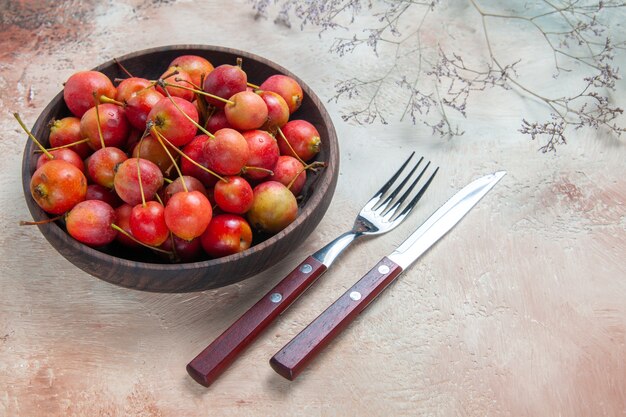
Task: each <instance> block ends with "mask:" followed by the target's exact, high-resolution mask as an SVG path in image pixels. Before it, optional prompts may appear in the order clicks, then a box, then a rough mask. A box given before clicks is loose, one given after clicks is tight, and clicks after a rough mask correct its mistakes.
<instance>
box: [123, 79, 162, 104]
mask: <svg viewBox="0 0 626 417" xmlns="http://www.w3.org/2000/svg"><path fill="white" fill-rule="evenodd" d="M151 86H152V83H151V82H150V80H147V79H145V78H139V77H130V78H125V79H123V80H122V82H121V83H119V84H118V85H117V93H116V94H115V100H116V101H119V102H121V103H127V102H128V100H129V99H130V98H131V97H132V96H134V95H135V94H137V93H139V92H141V91H148V90H152V91H154V89H151V88H150V87H151Z"/></svg>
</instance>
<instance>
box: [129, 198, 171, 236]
mask: <svg viewBox="0 0 626 417" xmlns="http://www.w3.org/2000/svg"><path fill="white" fill-rule="evenodd" d="M129 225H130V230H131V233H132V235H133V237H135V239H137V240H139V241H140V242H142V243H145V244H146V245H150V246H160V245H161V244H162V243H163V242H165V239H167V237H168V236H169V233H170V231H169V229H168V228H167V224H166V223H165V208H164V207H163V205H161V203H158V202H156V201H148V202H147V203H146V204H145V205H143V204H137V205H136V206H134V207H133V208H132V210H131V212H130V219H129Z"/></svg>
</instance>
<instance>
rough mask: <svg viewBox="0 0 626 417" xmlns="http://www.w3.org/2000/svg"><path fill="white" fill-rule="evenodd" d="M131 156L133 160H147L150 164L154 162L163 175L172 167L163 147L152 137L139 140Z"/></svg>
mask: <svg viewBox="0 0 626 417" xmlns="http://www.w3.org/2000/svg"><path fill="white" fill-rule="evenodd" d="M165 146H168V145H165ZM170 152H172V151H170ZM131 155H132V156H133V157H134V158H142V159H147V160H148V161H150V162H154V163H155V164H156V165H157V166H158V167H159V169H160V170H161V172H162V173H163V174H165V173H166V172H168V170H169V169H170V168H171V166H172V160H171V159H170V157H169V155H168V154H167V151H166V150H165V147H164V146H163V145H161V143H160V142H159V140H158V139H156V138H155V137H154V136H152V135H148V136H146V137H144V138H143V139H141V140H140V141H139V143H137V145H135V147H134V148H133V152H132V154H131Z"/></svg>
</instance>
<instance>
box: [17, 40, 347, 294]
mask: <svg viewBox="0 0 626 417" xmlns="http://www.w3.org/2000/svg"><path fill="white" fill-rule="evenodd" d="M184 54H194V55H200V56H203V57H205V58H207V59H208V60H209V61H210V62H211V63H212V64H213V65H214V66H218V65H221V64H235V61H236V58H237V57H241V58H243V69H244V70H245V71H246V73H247V75H248V80H249V82H251V83H255V84H256V83H259V84H260V83H261V82H263V80H265V79H266V78H267V77H269V76H270V75H273V74H285V75H288V76H290V77H293V78H294V79H296V80H297V81H298V82H299V83H300V85H301V86H302V89H303V91H304V100H303V103H302V106H301V107H300V109H299V110H298V111H297V112H296V113H294V114H293V115H292V117H291V119H298V118H300V119H305V120H308V121H309V122H311V123H312V124H313V125H314V126H315V127H316V128H317V129H318V131H319V133H320V136H321V138H322V144H323V145H322V149H321V151H320V153H319V154H318V156H317V157H316V159H317V160H319V161H323V162H325V163H326V167H325V168H323V169H321V170H319V171H318V172H317V173H311V172H309V173H308V174H307V175H308V178H307V183H306V186H305V188H304V191H303V196H304V198H303V199H302V201H300V202H299V213H298V217H297V218H296V220H295V221H294V222H293V223H292V224H290V225H289V226H288V227H287V228H285V229H284V230H282V231H281V232H279V233H278V234H276V235H274V236H271V237H268V238H266V239H265V240H263V238H261V239H258V240H260V241H256V242H254V243H253V246H252V247H251V248H250V249H248V250H246V251H244V252H242V253H239V254H235V255H230V256H227V257H224V258H219V259H213V260H204V261H199V262H192V263H178V264H169V263H164V262H163V261H162V260H161V259H160V258H158V257H156V256H153V255H151V254H150V253H149V252H148V253H146V252H142V253H141V254H140V255H135V256H133V255H132V254H131V255H129V254H128V252H130V251H129V250H123V249H122V248H120V247H118V246H116V244H111V245H108V246H107V247H104V248H97V249H95V248H91V247H88V246H86V245H84V244H82V243H80V242H78V241H76V240H74V239H73V238H72V237H70V235H69V234H67V232H66V231H65V229H64V226H63V222H62V221H57V222H54V223H49V224H44V225H40V226H39V229H40V230H41V233H43V235H44V236H45V237H46V239H48V241H49V242H50V244H51V245H52V246H53V247H54V248H55V249H56V250H57V251H59V253H61V255H63V256H64V257H65V258H67V259H68V260H69V261H70V262H72V263H73V264H74V265H76V266H77V267H79V268H81V269H82V270H84V271H85V272H87V273H89V274H91V275H93V276H96V277H98V278H100V279H102V280H105V281H108V282H110V283H113V284H117V285H120V286H123V287H127V288H134V289H137V290H143V291H155V292H191V291H202V290H208V289H211V288H218V287H222V286H225V285H229V284H233V283H235V282H238V281H241V280H243V279H245V278H248V277H251V276H253V275H255V274H258V273H260V272H261V271H263V270H265V269H267V268H268V267H270V266H272V265H274V264H275V263H277V262H278V261H280V260H281V259H283V258H284V257H285V255H286V254H288V253H289V252H290V251H292V250H294V248H296V247H297V246H298V245H300V244H301V243H302V242H303V241H304V239H306V238H307V236H309V234H310V233H311V232H312V231H313V229H314V228H315V227H316V226H317V224H318V223H319V222H320V220H321V219H322V217H323V216H324V213H325V212H326V210H327V208H328V206H329V204H330V201H331V198H332V196H333V193H334V190H335V186H336V183H337V174H338V169H339V148H338V144H337V136H336V133H335V129H334V127H333V124H332V121H331V119H330V117H329V116H328V113H327V112H326V110H325V108H324V106H323V105H322V103H321V102H320V100H319V99H318V98H317V96H316V95H315V93H313V91H312V90H311V89H310V88H309V87H308V86H307V85H306V84H305V83H304V82H303V81H302V80H300V79H299V78H298V77H297V76H296V75H294V74H292V73H290V72H289V71H287V70H286V69H285V68H283V67H281V66H279V65H277V64H276V63H274V62H272V61H270V60H267V59H265V58H262V57H259V56H256V55H253V54H250V53H247V52H243V51H238V50H235V49H229V48H222V47H216V46H204V45H175V46H166V47H160V48H154V49H148V50H144V51H139V52H134V53H131V54H128V55H125V56H123V57H120V58H118V59H117V60H118V61H119V62H121V63H122V64H123V65H124V66H125V67H126V68H127V69H128V70H129V71H130V72H131V73H132V74H133V75H136V76H141V77H145V78H149V79H155V78H157V77H159V76H160V74H162V73H163V71H165V69H166V66H167V65H168V64H169V63H170V62H171V61H172V60H173V59H174V58H175V57H177V56H179V55H184ZM95 69H96V70H98V71H101V72H103V73H105V74H106V75H108V76H109V77H110V78H111V79H114V78H125V74H124V73H123V72H122V71H121V70H120V68H119V66H118V65H116V63H115V62H114V61H113V60H111V61H108V62H106V63H104V64H102V65H100V66H98V67H96V68H95ZM69 115H70V112H69V110H68V109H67V107H66V105H65V102H64V100H63V93H62V92H61V93H59V94H58V95H57V96H56V97H55V98H54V99H53V100H52V101H51V102H50V104H48V106H47V107H46V108H45V110H44V111H43V112H42V113H41V115H40V116H39V118H38V119H37V121H36V123H35V125H34V127H33V129H32V131H33V134H34V135H35V137H37V138H38V139H40V140H41V141H42V142H43V143H44V146H46V145H47V143H48V136H49V128H48V123H49V122H50V120H52V119H53V118H61V117H65V116H69ZM35 150H36V146H35V145H34V143H33V142H32V141H30V140H29V141H28V143H27V145H26V147H25V150H24V157H23V161H22V183H23V188H24V195H25V197H26V202H27V204H28V208H29V209H30V212H31V214H32V216H33V218H34V220H43V219H47V218H48V217H49V216H48V214H46V213H45V212H44V211H43V210H41V208H39V206H38V205H37V204H36V203H35V201H34V200H33V199H32V197H31V195H30V188H29V184H30V178H31V176H32V174H33V172H34V171H35V164H36V159H37V156H38V155H37V154H36V153H35Z"/></svg>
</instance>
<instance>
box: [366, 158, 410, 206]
mask: <svg viewBox="0 0 626 417" xmlns="http://www.w3.org/2000/svg"><path fill="white" fill-rule="evenodd" d="M413 155H415V151H413V152H411V155H409V157H408V158H407V160H406V161H404V163H403V164H402V166H401V167H400V168H399V169H398V170H397V171H396V173H395V174H393V176H392V177H391V178H389V181H387V182H386V183H385V185H383V186H382V188H381V189H380V190H378V192H377V193H376V194H374V197H372V199H374V198H376V197H381V196H382V195H383V194H385V193H386V192H387V190H389V187H391V185H392V184H393V183H394V182H395V181H396V179H398V177H399V176H400V174H401V173H402V171H403V170H404V168H405V167H406V166H407V164H408V163H409V161H410V160H411V158H413Z"/></svg>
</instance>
